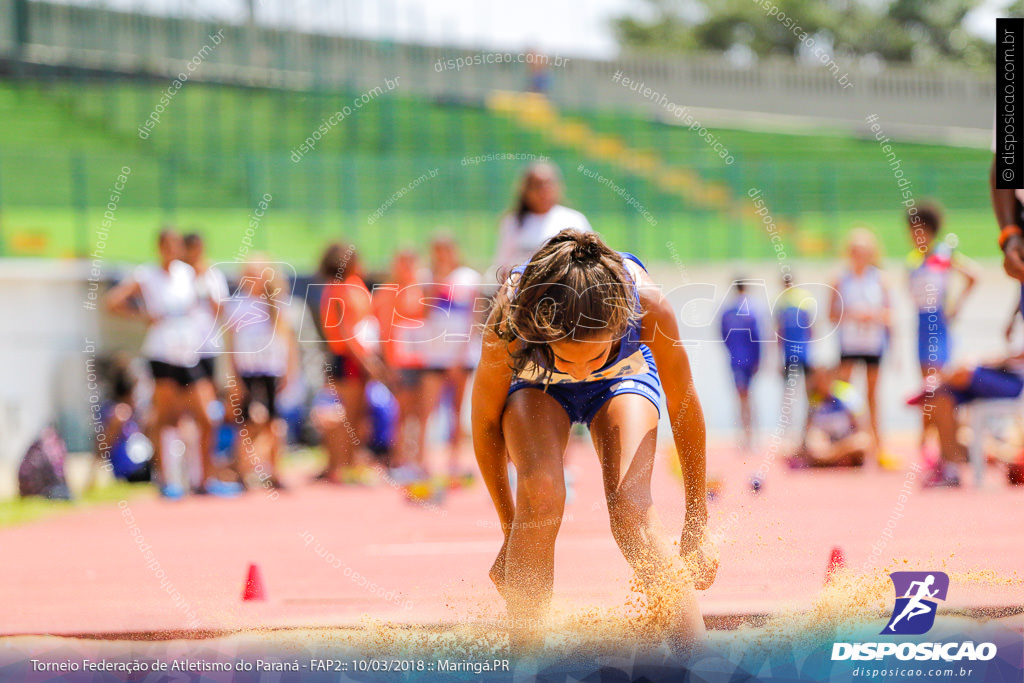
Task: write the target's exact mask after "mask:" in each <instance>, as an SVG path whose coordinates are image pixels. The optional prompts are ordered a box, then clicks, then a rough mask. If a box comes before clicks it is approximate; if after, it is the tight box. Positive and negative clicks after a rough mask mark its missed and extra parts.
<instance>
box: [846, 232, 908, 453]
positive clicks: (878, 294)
mask: <svg viewBox="0 0 1024 683" xmlns="http://www.w3.org/2000/svg"><path fill="white" fill-rule="evenodd" d="M877 262H878V240H877V239H876V238H875V234H874V233H873V232H871V231H870V230H868V229H867V228H857V229H855V230H853V231H852V232H851V233H850V235H849V237H848V238H847V241H846V265H845V267H844V269H843V271H842V272H841V273H840V275H839V277H838V278H837V279H836V280H835V282H834V283H833V285H832V303H831V306H830V318H831V320H832V322H833V323H834V324H835V325H837V326H838V328H839V359H840V364H839V379H841V380H842V381H844V382H849V381H850V377H851V375H852V374H853V370H854V369H855V368H856V367H858V366H863V367H864V374H865V376H866V384H867V391H866V392H865V394H866V396H867V405H868V417H869V424H870V426H871V437H872V442H873V446H874V450H875V454H876V457H878V459H879V464H881V465H882V466H883V467H889V466H893V465H895V463H894V462H893V461H892V459H891V456H886V455H884V454H883V452H882V437H881V431H880V429H879V420H878V400H877V395H878V391H877V390H878V378H879V372H880V370H881V365H882V355H883V354H884V353H885V349H886V347H887V346H888V344H889V336H890V321H891V313H890V306H891V304H890V296H889V287H888V285H887V284H886V282H885V278H884V276H883V274H882V271H881V270H880V269H879V268H878V266H877V265H876V264H877Z"/></svg>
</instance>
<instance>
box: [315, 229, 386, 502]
mask: <svg viewBox="0 0 1024 683" xmlns="http://www.w3.org/2000/svg"><path fill="white" fill-rule="evenodd" d="M319 276H320V278H321V281H322V282H323V283H324V288H323V293H322V295H321V298H320V325H321V329H322V330H323V333H324V338H325V339H326V340H327V347H328V349H329V351H330V353H331V358H330V361H329V363H328V376H327V379H328V383H329V384H330V386H331V394H332V396H333V398H334V399H336V400H338V401H340V402H341V405H342V406H343V407H344V412H343V413H342V419H343V420H345V421H346V422H347V425H346V431H347V432H348V433H349V434H350V438H347V439H338V440H337V441H336V443H335V447H334V448H328V449H327V454H328V461H327V466H326V468H324V470H323V471H322V472H321V473H320V474H319V475H317V479H320V480H327V481H331V482H334V483H341V482H342V479H341V475H340V468H342V467H349V466H351V464H352V463H353V462H354V459H355V452H354V451H355V448H356V446H357V445H359V444H360V443H361V440H360V436H359V434H360V430H361V425H362V423H363V416H364V408H365V396H366V383H367V381H369V379H370V378H371V377H372V378H376V379H379V380H384V379H386V370H385V367H384V365H383V363H382V361H381V359H380V358H379V356H378V355H377V352H378V349H379V343H380V342H379V339H380V333H379V325H378V324H377V319H376V317H374V315H373V309H372V305H371V301H370V290H369V289H367V287H366V284H365V283H364V282H363V278H362V269H361V265H360V262H359V257H358V254H357V252H356V249H355V247H354V246H353V245H349V246H347V247H346V246H344V245H343V244H341V243H334V244H331V245H329V246H328V247H327V249H325V250H324V253H323V256H322V257H321V259H320V268H319Z"/></svg>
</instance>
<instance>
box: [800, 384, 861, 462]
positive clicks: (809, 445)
mask: <svg viewBox="0 0 1024 683" xmlns="http://www.w3.org/2000/svg"><path fill="white" fill-rule="evenodd" d="M807 383H808V388H809V392H810V400H809V408H808V416H807V430H806V432H805V433H804V438H803V442H802V443H801V445H800V448H799V449H798V450H797V452H796V453H795V454H794V455H793V456H791V457H790V460H789V463H790V466H792V467H796V468H800V467H860V466H861V465H863V464H864V458H865V456H866V455H867V453H868V452H869V451H870V450H871V435H870V434H869V433H868V431H867V430H865V429H864V428H863V426H862V425H861V423H860V419H861V410H862V407H861V401H860V397H859V396H858V395H857V392H856V390H855V389H854V388H853V387H852V386H850V384H849V383H847V382H844V381H842V380H839V379H836V371H835V369H833V368H824V367H817V368H814V369H813V370H811V372H810V376H809V377H808V382H807Z"/></svg>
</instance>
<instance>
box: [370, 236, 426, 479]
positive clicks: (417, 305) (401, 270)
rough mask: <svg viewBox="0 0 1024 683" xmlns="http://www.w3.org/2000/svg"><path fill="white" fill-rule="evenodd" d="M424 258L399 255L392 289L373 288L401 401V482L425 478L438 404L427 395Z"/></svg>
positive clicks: (390, 282) (409, 252) (384, 346)
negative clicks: (421, 262) (432, 420)
mask: <svg viewBox="0 0 1024 683" xmlns="http://www.w3.org/2000/svg"><path fill="white" fill-rule="evenodd" d="M420 275H421V273H420V268H419V257H418V256H417V254H416V252H414V251H412V250H411V249H402V250H400V251H399V252H397V253H396V254H395V256H394V259H393V260H392V263H391V273H390V277H389V279H388V282H387V284H384V285H380V286H378V287H375V288H374V296H373V304H374V310H375V312H376V314H377V319H378V321H379V323H380V330H381V342H382V344H381V346H382V349H383V354H384V359H385V361H386V362H387V365H388V368H389V370H390V371H391V372H392V376H393V380H394V381H393V386H394V391H393V393H394V394H395V398H396V399H398V411H399V412H398V425H399V430H398V434H399V436H398V448H397V453H396V458H395V462H393V463H392V466H393V467H395V468H397V469H396V472H397V473H398V476H399V477H400V478H404V477H408V478H411V479H415V478H420V477H423V476H426V474H427V473H428V470H429V468H428V466H427V457H426V448H425V446H426V440H427V422H428V420H429V419H430V413H431V411H432V408H433V406H434V403H436V401H434V400H427V397H426V396H425V395H424V393H423V386H424V374H425V372H426V371H425V369H424V359H425V355H424V354H425V352H426V350H427V349H426V346H427V341H428V339H427V335H428V333H429V330H428V328H427V325H426V317H427V312H428V311H427V306H426V304H425V301H424V297H425V292H424V289H423V286H422V285H421V280H422V278H421V277H420Z"/></svg>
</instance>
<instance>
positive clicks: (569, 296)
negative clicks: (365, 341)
mask: <svg viewBox="0 0 1024 683" xmlns="http://www.w3.org/2000/svg"><path fill="white" fill-rule="evenodd" d="M677 339H678V327H677V323H676V318H675V315H674V313H673V311H672V308H671V306H670V305H669V303H668V301H667V300H666V299H665V298H664V296H663V295H662V293H661V291H660V290H659V289H658V288H657V287H655V286H654V284H653V283H652V282H651V280H650V278H649V277H648V275H647V272H646V270H645V269H644V267H643V264H641V263H640V261H639V260H638V259H637V258H636V257H635V256H632V255H631V254H620V253H618V252H616V251H613V250H612V249H610V248H609V247H608V246H607V245H605V244H604V242H602V241H601V238H600V237H598V236H597V235H596V234H594V233H586V232H580V231H576V230H571V229H567V230H562V231H561V232H560V233H558V234H557V235H556V236H555V237H552V238H551V239H550V240H549V241H548V242H547V243H546V244H545V245H544V246H543V247H541V249H540V250H539V251H538V252H537V253H536V254H535V255H534V256H533V258H532V259H531V260H530V262H529V263H528V264H526V266H524V267H519V268H516V269H514V270H513V272H512V275H511V276H510V277H509V279H508V281H507V282H506V283H505V285H504V287H503V288H502V290H501V292H499V294H498V297H497V299H496V301H495V308H494V310H493V311H492V314H491V316H490V319H489V321H488V324H487V326H486V328H485V331H484V339H483V355H482V358H481V362H480V365H479V367H478V369H477V375H476V379H475V382H474V385H473V398H472V409H473V446H474V449H475V451H476V457H477V461H478V462H479V465H480V470H481V474H482V476H483V478H484V481H485V482H486V484H487V488H488V491H489V492H490V494H491V498H492V500H493V502H494V505H495V508H496V509H497V512H498V517H499V520H500V522H501V526H502V529H503V530H504V535H505V540H504V543H503V544H502V546H501V551H500V552H499V554H498V558H497V560H495V562H494V565H493V567H492V568H491V572H490V576H491V579H492V580H493V581H494V583H495V585H496V586H497V587H498V590H499V591H500V592H501V593H502V595H503V596H504V597H505V599H506V601H507V604H508V611H509V619H510V624H511V644H512V646H513V648H519V647H521V646H523V645H528V644H530V642H531V641H532V638H531V631H532V630H533V629H534V627H535V626H536V625H537V624H538V623H539V621H540V620H541V619H542V618H543V616H544V613H545V611H546V608H547V606H548V603H549V602H550V599H551V591H552V583H553V578H554V544H555V536H556V535H557V533H558V527H559V524H560V522H561V517H562V510H563V507H564V505H565V480H564V476H563V471H562V458H563V456H564V453H565V448H566V444H567V442H568V439H569V430H570V427H571V426H572V424H573V423H574V422H575V423H582V424H586V425H587V426H589V428H590V432H591V437H592V439H593V443H594V447H595V448H596V450H597V455H598V458H599V459H600V462H601V469H602V473H603V480H604V491H605V498H606V500H607V503H608V513H609V517H610V518H611V527H612V534H613V535H614V537H615V540H616V542H617V543H618V545H619V547H620V549H621V550H622V553H623V555H625V557H626V559H627V560H628V561H629V563H630V565H631V566H632V567H633V569H634V571H635V572H636V574H637V576H638V577H639V579H640V580H641V583H642V585H643V587H644V590H645V591H646V593H647V595H648V601H649V603H650V604H652V605H654V604H657V605H658V610H659V611H660V612H661V613H662V614H665V615H668V616H669V618H670V622H671V623H670V624H668V633H667V635H668V636H669V639H670V642H671V643H672V644H673V645H674V646H677V647H686V646H688V645H691V644H693V643H694V642H696V641H697V640H699V639H700V638H702V637H703V634H704V623H703V620H702V618H701V614H700V610H699V608H698V605H697V600H696V595H695V593H694V590H693V589H694V588H696V589H699V590H703V589H705V588H708V587H709V586H710V585H711V583H712V582H713V581H714V577H715V573H716V571H717V568H718V565H717V560H714V559H711V558H710V557H709V556H708V555H707V554H706V553H705V549H704V547H702V545H703V544H702V541H703V539H704V538H705V530H706V526H707V504H706V498H705V496H706V493H705V428H704V415H703V412H702V411H701V406H700V402H699V400H698V398H697V393H696V391H695V389H694V386H693V378H692V376H691V373H690V364H689V359H688V358H687V355H686V351H685V350H684V348H683V346H682V345H681V344H678V343H677V342H676V340H677ZM662 387H664V395H665V402H666V404H667V407H668V411H669V417H670V418H671V424H672V434H673V437H674V439H675V445H676V451H677V452H678V454H679V459H680V464H681V466H682V471H683V473H684V477H685V490H686V518H685V522H684V525H683V532H682V539H681V542H680V547H679V548H673V544H672V543H671V541H669V539H668V538H667V537H666V534H665V532H664V529H663V527H662V525H661V522H660V521H659V519H658V516H657V514H656V513H655V511H654V508H653V506H652V502H651V474H652V470H653V464H654V455H655V447H656V441H657V432H658V418H659V411H660V403H661V397H662ZM506 457H511V459H512V462H513V464H514V465H515V467H516V470H517V472H518V484H517V486H516V491H515V500H513V493H512V489H511V487H510V485H509V479H508V473H507V469H506ZM680 555H681V556H682V558H683V560H681V559H680Z"/></svg>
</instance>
